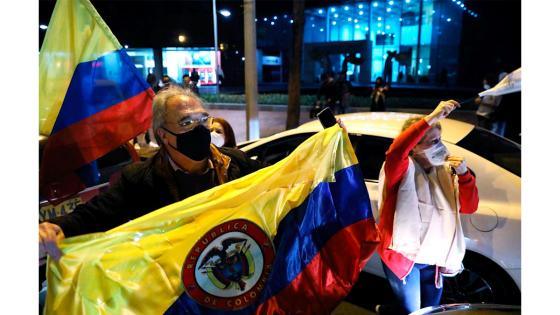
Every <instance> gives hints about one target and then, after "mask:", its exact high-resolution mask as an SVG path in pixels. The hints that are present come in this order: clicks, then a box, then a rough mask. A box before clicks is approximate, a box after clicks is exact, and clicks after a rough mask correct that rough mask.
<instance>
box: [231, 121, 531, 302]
mask: <svg viewBox="0 0 560 315" xmlns="http://www.w3.org/2000/svg"><path fill="white" fill-rule="evenodd" d="M412 116H416V114H407V113H376V112H371V113H369V112H368V113H352V114H344V115H338V116H337V117H339V118H341V119H342V121H343V122H344V124H345V125H346V128H347V130H348V133H349V135H350V140H351V141H352V144H353V147H354V150H355V152H356V155H357V157H358V160H359V163H360V167H361V169H362V173H363V175H364V178H365V184H366V186H367V188H368V193H369V198H370V201H371V206H372V209H373V215H374V218H375V219H376V221H377V220H378V218H379V215H378V214H379V213H378V211H379V209H378V206H377V204H378V176H379V170H380V168H381V165H382V163H383V161H384V160H385V152H386V151H387V149H388V148H389V146H390V145H391V143H392V141H393V138H394V137H396V136H397V135H398V134H399V133H400V131H401V127H402V125H403V123H404V121H405V120H406V119H408V118H410V117H412ZM441 124H442V141H443V142H444V143H445V145H446V146H447V148H448V149H449V151H450V152H451V154H453V155H458V156H463V157H465V159H466V161H467V165H468V167H469V168H470V169H471V170H472V171H473V173H474V174H475V176H476V180H477V187H478V193H479V198H480V202H479V206H478V211H477V212H476V213H475V214H473V215H463V216H462V217H461V220H462V223H463V229H464V234H465V238H466V244H467V253H466V255H465V259H464V261H463V264H464V266H465V270H464V271H463V272H462V273H461V274H460V275H458V276H457V277H455V278H446V280H445V281H446V283H445V285H444V293H443V299H442V303H457V302H463V303H464V302H468V303H502V304H520V303H521V146H520V145H519V144H517V143H514V142H512V141H509V140H507V139H505V138H502V137H500V136H498V135H496V134H493V133H491V132H489V131H487V130H485V129H481V128H478V127H475V126H474V125H472V124H468V123H464V122H460V121H457V120H452V119H444V120H442V121H441ZM322 129H323V127H322V126H321V125H320V123H319V121H312V122H309V123H306V124H303V125H301V126H300V127H298V128H296V129H292V130H288V131H284V132H281V133H278V134H276V135H273V136H270V137H267V138H263V139H260V140H258V141H255V142H253V143H250V144H248V145H246V146H244V147H243V148H242V150H243V151H245V152H247V154H248V155H249V156H250V157H251V158H254V159H258V160H261V161H265V162H269V163H275V162H277V161H279V160H281V159H283V158H285V157H286V156H288V155H289V154H290V153H291V152H292V151H293V150H294V149H295V148H296V147H297V146H298V145H299V144H300V143H302V142H303V141H305V140H306V139H307V138H308V137H310V136H311V135H313V134H315V133H317V132H318V131H320V130H322ZM365 272H367V273H371V274H374V275H376V276H380V277H385V276H384V274H383V269H382V267H381V260H380V259H379V255H378V254H377V253H376V254H374V255H373V256H372V258H371V259H370V261H369V262H368V264H367V265H366V267H365Z"/></svg>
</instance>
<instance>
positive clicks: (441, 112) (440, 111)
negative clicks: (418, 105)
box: [424, 100, 461, 126]
mask: <svg viewBox="0 0 560 315" xmlns="http://www.w3.org/2000/svg"><path fill="white" fill-rule="evenodd" d="M457 107H461V105H460V104H459V102H457V101H454V100H449V101H442V102H439V104H438V106H437V107H436V109H434V111H433V112H432V113H431V114H429V115H428V116H426V117H425V118H424V119H425V120H426V122H427V123H428V125H430V126H431V125H433V124H435V123H436V122H438V121H440V120H441V119H443V118H445V117H447V116H448V115H449V114H451V112H452V111H453V110H455V108H457Z"/></svg>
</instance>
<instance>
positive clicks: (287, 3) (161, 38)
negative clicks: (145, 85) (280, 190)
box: [39, 0, 521, 85]
mask: <svg viewBox="0 0 560 315" xmlns="http://www.w3.org/2000/svg"><path fill="white" fill-rule="evenodd" d="M91 2H92V4H93V5H94V6H95V8H96V9H97V11H98V12H99V14H100V15H101V17H102V18H103V19H104V20H105V22H106V23H107V24H108V26H109V28H110V29H111V30H112V32H113V33H114V34H115V36H116V37H117V39H118V40H119V41H120V43H121V44H122V45H128V46H129V47H131V48H134V47H178V46H183V45H181V44H180V43H179V42H178V41H177V36H178V34H181V33H182V34H186V35H187V38H188V41H187V43H186V44H185V45H184V46H187V47H213V46H214V41H213V29H212V1H211V0H182V1H179V0H160V1H153V0H92V1H91ZM351 2H353V1H344V0H338V1H306V2H305V4H306V8H310V7H319V6H325V4H326V3H329V4H336V3H351ZM465 3H466V5H467V7H469V8H471V9H473V10H474V11H475V12H477V13H478V14H479V18H477V19H474V18H470V17H465V18H464V19H463V31H462V34H460V35H461V37H462V44H461V49H460V51H461V52H460V61H461V62H460V69H459V73H461V78H460V81H461V82H462V83H463V84H466V85H472V84H475V82H476V83H478V82H480V80H481V77H482V76H483V75H484V74H485V73H487V72H496V73H497V72H500V71H504V70H505V71H512V70H514V69H516V68H518V67H520V66H521V0H490V1H489V0H471V1H468V0H467V1H465ZM54 4H55V1H54V0H40V1H39V24H47V23H48V21H49V19H50V16H51V14H52V10H53V8H54ZM217 8H218V10H220V9H228V10H230V11H231V12H232V15H231V16H230V17H229V18H224V17H223V16H221V15H220V14H218V32H219V33H218V38H219V40H220V42H225V43H227V44H228V45H229V48H230V49H234V50H240V51H242V50H243V11H242V1H241V0H228V1H225V0H218V1H217ZM256 11H257V12H256V13H257V18H262V17H264V16H271V15H279V16H280V15H283V14H288V15H291V13H292V12H291V11H292V1H291V0H256ZM257 27H258V23H257ZM44 33H45V32H44V31H39V45H40V44H41V43H42V40H43V37H44ZM458 35H459V34H458ZM286 44H287V45H290V44H291V43H286ZM257 45H258V43H257Z"/></svg>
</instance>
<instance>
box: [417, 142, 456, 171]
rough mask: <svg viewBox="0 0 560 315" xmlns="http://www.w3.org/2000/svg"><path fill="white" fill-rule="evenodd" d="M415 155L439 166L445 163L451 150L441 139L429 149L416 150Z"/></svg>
mask: <svg viewBox="0 0 560 315" xmlns="http://www.w3.org/2000/svg"><path fill="white" fill-rule="evenodd" d="M414 155H415V156H417V157H420V158H422V159H424V160H426V161H428V162H429V163H430V164H431V165H433V166H439V165H443V163H445V161H446V160H447V156H449V151H447V148H446V147H445V145H443V143H442V142H441V141H440V142H438V143H437V144H435V145H433V146H431V147H429V148H427V149H424V150H418V151H415V152H414Z"/></svg>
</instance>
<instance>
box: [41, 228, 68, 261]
mask: <svg viewBox="0 0 560 315" xmlns="http://www.w3.org/2000/svg"><path fill="white" fill-rule="evenodd" d="M63 239H64V233H63V232H62V229H61V228H60V226H58V225H56V224H52V223H49V222H44V223H41V224H39V266H40V265H43V264H44V263H45V262H46V261H47V257H46V256H47V255H49V256H51V257H52V258H53V259H54V260H59V259H60V256H62V252H61V251H60V249H59V248H58V242H59V241H60V240H63Z"/></svg>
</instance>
